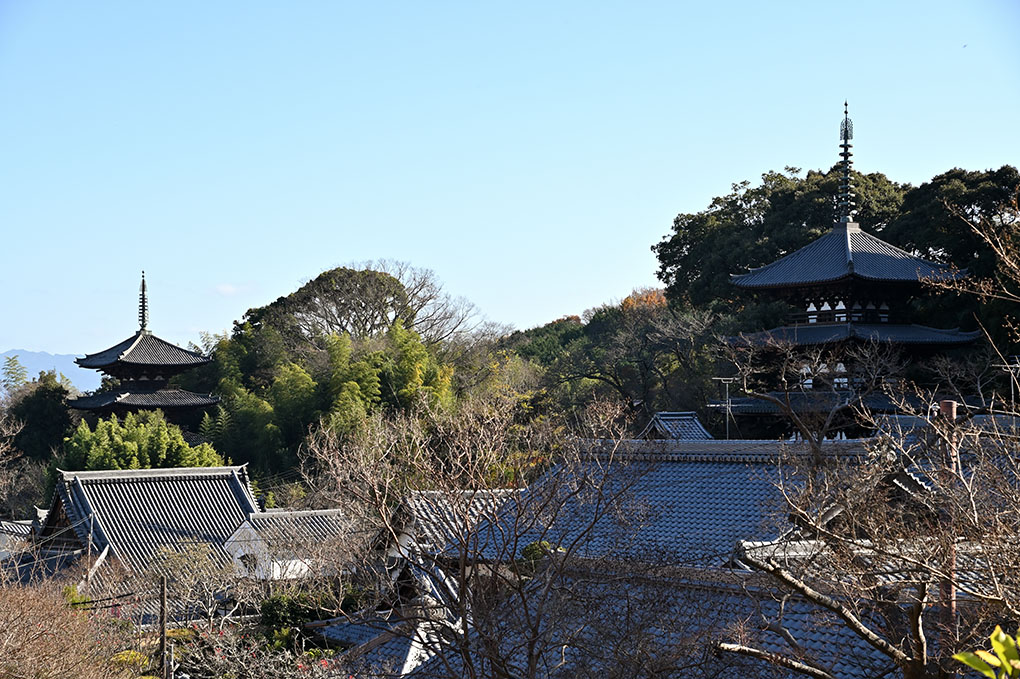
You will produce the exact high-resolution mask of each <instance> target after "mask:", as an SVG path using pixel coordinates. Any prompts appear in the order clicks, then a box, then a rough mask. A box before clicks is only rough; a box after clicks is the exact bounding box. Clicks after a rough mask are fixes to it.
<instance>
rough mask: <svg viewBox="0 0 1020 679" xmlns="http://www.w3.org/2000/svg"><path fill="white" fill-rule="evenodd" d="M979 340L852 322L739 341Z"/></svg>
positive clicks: (957, 333) (956, 332)
mask: <svg viewBox="0 0 1020 679" xmlns="http://www.w3.org/2000/svg"><path fill="white" fill-rule="evenodd" d="M979 337H981V332H980V331H974V332H965V331H962V330H960V329H959V328H950V329H948V330H942V329H939V328H930V327H928V326H926V325H916V324H911V325H906V324H897V323H854V322H849V323H808V324H804V325H785V326H781V327H778V328H773V329H771V330H765V331H764V332H756V333H750V334H745V335H742V336H741V337H740V339H739V340H737V341H742V342H746V343H749V344H767V343H769V342H776V343H779V344H790V345H794V346H813V345H819V344H831V343H834V342H842V341H845V340H849V339H854V340H860V341H864V342H867V341H872V342H891V343H893V344H914V345H940V346H945V345H962V344H970V343H971V342H973V341H975V340H976V339H978V338H979Z"/></svg>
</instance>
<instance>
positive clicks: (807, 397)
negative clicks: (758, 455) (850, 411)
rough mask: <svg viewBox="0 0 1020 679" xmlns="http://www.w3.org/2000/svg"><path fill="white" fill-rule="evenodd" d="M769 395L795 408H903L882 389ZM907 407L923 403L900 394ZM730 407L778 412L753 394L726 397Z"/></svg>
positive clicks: (882, 410) (719, 405)
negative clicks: (860, 392) (864, 393)
mask: <svg viewBox="0 0 1020 679" xmlns="http://www.w3.org/2000/svg"><path fill="white" fill-rule="evenodd" d="M770 395H771V396H774V397H775V398H778V399H780V400H781V401H783V402H789V405H790V407H791V408H793V410H794V411H796V412H816V413H817V412H828V411H831V410H832V409H833V408H836V407H838V406H849V407H852V406H856V405H863V406H864V407H866V408H867V409H868V410H870V411H871V412H872V413H895V412H899V411H901V410H902V409H903V406H902V405H901V403H900V398H897V399H896V400H893V399H892V398H890V397H889V396H887V395H886V394H884V393H879V392H876V393H872V394H867V395H864V396H859V395H857V394H854V393H851V392H848V391H836V392H834V391H827V390H824V389H819V390H818V391H810V390H807V391H791V392H789V393H785V392H781V391H773V392H770ZM902 400H903V401H904V402H906V404H907V405H908V406H909V407H913V408H923V407H925V404H923V403H922V402H921V401H920V400H919V399H917V398H911V397H910V396H909V395H907V396H904V397H903V398H902ZM708 405H709V407H710V408H716V409H719V410H722V409H725V408H726V402H725V401H712V402H711V403H709V404H708ZM730 409H731V410H732V411H733V412H734V413H739V414H744V415H779V414H782V413H781V411H780V409H779V406H777V405H776V404H775V403H772V402H771V401H767V400H765V399H760V398H754V397H753V396H738V397H734V398H732V399H730Z"/></svg>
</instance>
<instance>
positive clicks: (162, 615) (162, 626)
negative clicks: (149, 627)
mask: <svg viewBox="0 0 1020 679" xmlns="http://www.w3.org/2000/svg"><path fill="white" fill-rule="evenodd" d="M168 660H169V658H167V654H166V576H165V575H161V576H159V662H160V666H161V667H162V668H163V669H162V671H161V672H160V673H159V676H160V677H162V679H170V673H169V671H168V670H169V667H170V663H169V662H168Z"/></svg>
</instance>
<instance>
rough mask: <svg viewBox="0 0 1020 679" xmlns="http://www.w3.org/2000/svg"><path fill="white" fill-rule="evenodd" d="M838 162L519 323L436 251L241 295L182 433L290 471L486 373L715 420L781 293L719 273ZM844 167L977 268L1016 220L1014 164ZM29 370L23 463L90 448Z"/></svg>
mask: <svg viewBox="0 0 1020 679" xmlns="http://www.w3.org/2000/svg"><path fill="white" fill-rule="evenodd" d="M837 174H838V173H837V172H836V170H835V169H833V170H830V171H829V172H824V173H823V172H817V171H809V172H806V173H803V172H801V171H799V170H797V169H796V168H786V169H785V170H783V171H781V172H768V173H766V174H764V175H763V176H762V178H761V181H760V182H758V183H752V182H749V181H743V182H739V183H736V184H734V185H733V186H732V189H731V191H730V192H729V193H727V194H725V195H722V196H719V197H716V198H714V199H713V200H712V201H711V202H710V204H709V206H708V207H707V208H706V209H704V210H702V211H700V212H697V213H690V214H688V213H684V214H679V215H677V217H676V219H675V220H674V222H673V225H672V228H671V229H669V231H668V233H666V234H665V236H664V237H663V239H662V240H661V241H660V242H659V243H657V244H654V245H653V246H652V249H653V250H654V251H655V253H656V255H657V257H658V261H659V270H658V276H659V278H660V280H661V281H662V283H663V286H664V288H663V289H638V290H635V291H634V292H632V293H631V294H630V295H628V296H626V297H625V298H623V299H622V300H620V301H613V302H607V303H606V304H604V305H602V306H600V307H597V308H594V309H589V310H586V311H584V312H583V313H582V314H580V315H567V316H564V317H562V318H559V319H556V320H552V321H550V322H549V323H547V324H546V325H543V326H539V327H536V328H531V329H527V330H516V331H512V332H511V331H510V330H509V329H507V328H505V327H501V326H496V325H494V324H492V323H483V322H482V321H481V318H482V316H481V313H480V312H479V310H477V309H475V308H474V307H473V306H472V305H471V304H470V303H469V302H467V301H465V300H462V299H455V298H452V297H451V296H450V295H448V294H447V293H446V292H445V291H444V290H443V289H442V285H441V283H440V281H439V278H438V277H437V276H436V275H435V274H434V273H432V272H431V271H427V270H422V269H417V268H415V267H413V266H411V265H408V264H394V263H387V262H381V263H377V264H369V265H366V266H364V267H341V268H336V269H331V270H328V271H325V272H322V273H320V274H318V275H317V276H316V277H315V278H313V279H312V280H310V281H309V282H308V283H306V284H305V285H303V286H301V287H300V288H299V289H297V290H294V291H292V292H290V293H289V294H286V295H284V296H282V297H280V298H279V299H277V300H276V301H274V302H272V303H270V304H267V305H266V306H263V307H259V308H254V309H250V310H248V312H247V313H246V314H245V315H244V316H243V318H240V319H237V320H236V321H235V322H234V324H233V330H232V331H231V332H230V333H229V334H225V335H208V336H206V337H205V338H204V340H203V346H202V347H201V349H202V351H204V352H205V353H207V354H209V355H210V356H211V357H212V359H213V360H212V362H211V363H210V364H208V365H206V366H203V367H201V368H198V369H196V370H194V371H192V372H190V373H187V374H185V375H182V376H180V377H178V378H176V380H177V383H178V386H180V387H181V388H184V389H188V390H191V391H196V392H201V393H212V394H215V395H217V396H219V397H220V398H221V404H220V405H219V406H218V407H216V408H215V409H213V410H211V411H210V412H208V413H206V414H205V416H204V418H203V419H202V420H201V425H200V427H198V429H199V431H198V432H196V433H198V434H200V435H201V436H202V437H203V438H204V439H205V440H206V441H208V442H209V443H210V444H211V445H212V447H213V448H215V451H216V453H217V454H218V455H219V456H220V457H222V458H223V459H226V460H230V461H232V462H233V463H250V465H251V467H252V469H253V471H254V472H255V474H256V475H262V476H267V477H274V478H296V476H297V474H296V473H295V469H296V467H297V466H298V463H299V452H300V450H301V447H302V445H303V442H304V441H305V439H306V437H307V435H308V433H309V430H310V428H313V427H316V426H319V425H320V423H321V425H322V426H325V427H329V428H331V429H333V430H336V431H341V432H343V431H354V430H355V429H356V428H357V427H359V425H360V423H362V422H364V421H365V419H366V418H369V417H373V416H375V415H378V414H392V413H398V412H405V413H406V412H410V408H411V407H412V406H413V405H415V404H420V403H427V404H429V406H430V407H434V408H438V409H457V408H458V407H459V404H460V403H462V402H464V401H465V400H467V399H471V398H473V397H476V396H479V395H483V394H485V393H491V392H492V391H493V390H509V391H510V392H512V393H514V394H515V395H516V397H517V398H519V400H520V403H521V406H522V408H524V409H525V410H526V411H527V412H528V413H530V415H529V416H533V417H541V416H544V415H547V414H556V415H567V416H569V414H570V413H572V412H576V411H577V410H578V409H579V408H581V407H583V406H584V405H586V404H587V403H589V402H591V400H592V399H593V398H596V397H604V398H608V399H610V400H614V401H617V402H619V403H621V404H623V405H624V406H625V407H626V408H627V409H628V410H629V412H630V413H631V414H632V415H633V416H634V418H635V422H636V423H637V424H638V425H640V424H641V423H642V422H643V421H644V420H646V419H647V418H648V417H649V416H650V414H651V413H653V412H655V411H657V410H699V411H702V413H703V414H704V415H705V416H706V420H709V421H710V422H711V420H710V418H709V417H708V414H707V413H706V412H705V404H706V402H707V401H708V400H710V399H713V398H718V396H719V394H718V393H717V389H718V387H717V385H715V384H713V381H712V377H714V376H717V375H719V374H721V373H723V372H725V371H726V369H727V368H726V364H725V361H724V360H723V358H721V357H720V355H719V354H718V352H717V351H716V348H717V346H718V344H719V343H718V338H719V337H720V336H727V335H732V334H735V333H737V332H740V331H744V330H754V329H762V328H766V327H771V326H772V325H774V324H776V323H778V322H779V321H780V320H781V319H782V317H783V315H784V314H786V313H787V312H788V311H789V308H787V307H785V306H784V305H783V304H781V303H776V302H762V301H759V300H757V299H755V298H754V297H753V296H751V295H748V294H745V293H742V292H741V291H739V290H738V289H737V288H735V287H734V286H732V285H730V283H729V277H730V274H733V273H739V272H743V271H745V270H747V269H748V268H751V267H756V266H761V265H763V264H766V263H768V262H770V261H772V260H774V259H776V258H778V257H780V256H782V255H784V254H786V253H789V252H792V251H794V250H796V249H797V248H799V247H801V246H803V245H805V244H806V243H808V242H810V241H811V240H812V239H814V238H816V237H818V236H819V235H821V234H822V233H824V232H825V231H826V230H827V229H829V228H830V226H831V224H832V222H833V217H834V205H835V198H834V197H835V195H836V193H837V184H838V176H837ZM854 181H855V187H856V188H855V191H856V194H857V204H858V208H859V212H858V216H857V221H858V222H860V224H861V226H862V228H863V229H865V230H866V231H870V232H873V233H876V234H880V235H881V237H882V238H883V239H884V240H886V241H889V242H891V243H893V244H895V245H898V246H900V247H902V248H904V249H906V250H908V251H911V252H915V253H919V254H921V255H923V256H924V257H927V258H930V259H933V260H935V261H938V262H952V263H954V264H955V265H957V266H959V267H961V268H965V269H967V270H969V271H970V272H971V274H972V275H973V277H975V278H976V279H984V278H988V277H990V276H992V275H993V274H994V270H995V266H996V259H995V257H994V254H993V253H992V252H991V251H990V249H989V247H988V246H987V245H986V244H985V243H984V242H982V241H981V239H980V238H979V237H978V235H977V234H976V233H975V231H974V230H973V229H972V228H971V225H973V224H978V223H982V222H983V223H991V224H1000V225H1004V226H1008V225H1010V224H1015V219H1016V202H1015V200H1016V196H1017V191H1018V187H1020V175H1018V172H1017V170H1016V168H1014V167H1009V166H1006V167H1002V168H1000V169H998V170H988V171H966V170H961V169H953V170H950V171H948V172H946V173H943V174H940V175H938V176H937V177H935V178H933V179H932V180H931V181H930V182H926V183H924V184H922V185H921V186H918V187H911V186H909V185H905V184H901V183H898V182H896V181H894V180H892V179H890V178H887V177H886V176H884V175H882V174H879V173H873V174H868V175H860V174H855V175H854ZM1011 220H1013V221H1011ZM915 307H916V308H915V309H914V310H913V313H914V314H916V316H917V318H920V319H924V318H938V322H939V324H940V325H942V326H955V325H959V326H962V327H964V328H968V329H975V328H978V327H980V328H984V329H986V330H987V331H988V332H989V334H990V335H991V337H992V338H993V340H995V341H996V343H997V346H999V347H1000V348H1003V351H1004V352H1006V353H1017V351H1018V350H1017V348H1016V347H1012V346H1010V345H1009V344H1008V338H1007V334H1006V330H1005V328H1006V327H1007V319H1006V314H1005V306H1004V303H1003V302H1001V301H996V300H984V301H981V300H979V299H978V298H975V297H960V296H957V295H952V294H935V295H931V296H926V299H925V300H924V301H923V302H917V303H916V304H915ZM564 311H567V312H570V311H572V310H564ZM29 377H30V376H29V375H28V374H27V373H25V371H23V370H20V369H19V366H18V365H17V362H16V361H14V362H11V361H8V365H7V369H6V370H5V382H4V384H5V390H4V396H5V400H4V409H5V412H7V413H8V414H9V415H10V416H11V418H12V419H13V420H17V421H18V422H19V423H20V424H21V428H20V430H19V432H18V433H17V435H16V437H15V439H14V444H15V447H16V448H17V449H18V450H19V451H20V453H21V455H22V464H29V463H30V464H34V465H42V466H45V465H50V466H52V465H53V464H54V461H55V460H57V459H64V460H71V459H77V460H85V459H90V458H89V457H88V455H87V454H85V453H83V452H82V451H81V450H80V448H81V445H83V444H82V442H83V441H87V440H96V441H98V439H97V438H96V436H97V435H96V434H95V433H92V434H90V436H91V437H92V438H89V435H86V434H85V433H84V432H83V431H82V430H80V429H79V430H78V433H77V434H76V435H75V437H74V438H73V441H74V444H73V445H74V446H77V447H76V448H75V453H74V455H73V456H66V451H65V450H63V448H64V444H63V440H64V439H65V437H69V436H71V433H72V432H73V431H76V429H75V428H76V427H78V421H77V415H72V414H69V413H68V411H67V409H66V407H65V406H64V405H63V403H64V399H65V398H66V397H67V394H68V391H67V387H68V385H66V384H63V383H61V382H60V380H59V378H58V377H57V376H56V375H52V374H51V375H46V374H44V375H42V376H40V377H38V378H36V379H34V380H30V379H29ZM54 413H57V414H54ZM87 429H88V431H92V429H91V428H87ZM96 431H98V430H96ZM100 438H101V437H100ZM96 445H100V444H99V443H97V444H96ZM104 445H105V444H104ZM129 453H130V454H127V453H124V454H119V455H120V457H118V455H112V454H110V455H105V456H103V455H98V456H95V455H94V456H93V458H92V459H106V460H108V461H109V464H113V465H115V466H116V465H118V464H134V463H131V462H119V463H118V462H116V460H117V459H121V460H137V459H138V455H137V453H133V452H131V451H129ZM125 455H126V457H125ZM132 455H133V457H132ZM210 459H213V458H210ZM216 459H219V458H216ZM96 464H99V463H96ZM139 464H140V463H139Z"/></svg>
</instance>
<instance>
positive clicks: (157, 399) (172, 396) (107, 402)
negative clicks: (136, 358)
mask: <svg viewBox="0 0 1020 679" xmlns="http://www.w3.org/2000/svg"><path fill="white" fill-rule="evenodd" d="M219 402H220V399H219V398H218V397H216V396H208V395H205V394H196V393H195V392H192V391H185V390H183V389H158V388H157V389H151V388H150V389H146V388H145V387H139V386H138V385H137V383H134V384H127V385H121V386H120V387H118V388H116V389H110V390H109V391H102V392H99V393H98V394H92V395H91V396H79V397H78V398H76V399H68V401H67V404H68V405H69V406H71V407H72V408H76V409H78V410H100V409H103V408H129V409H135V408H138V409H156V408H163V409H165V408H204V407H207V406H212V405H216V404H217V403H219Z"/></svg>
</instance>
